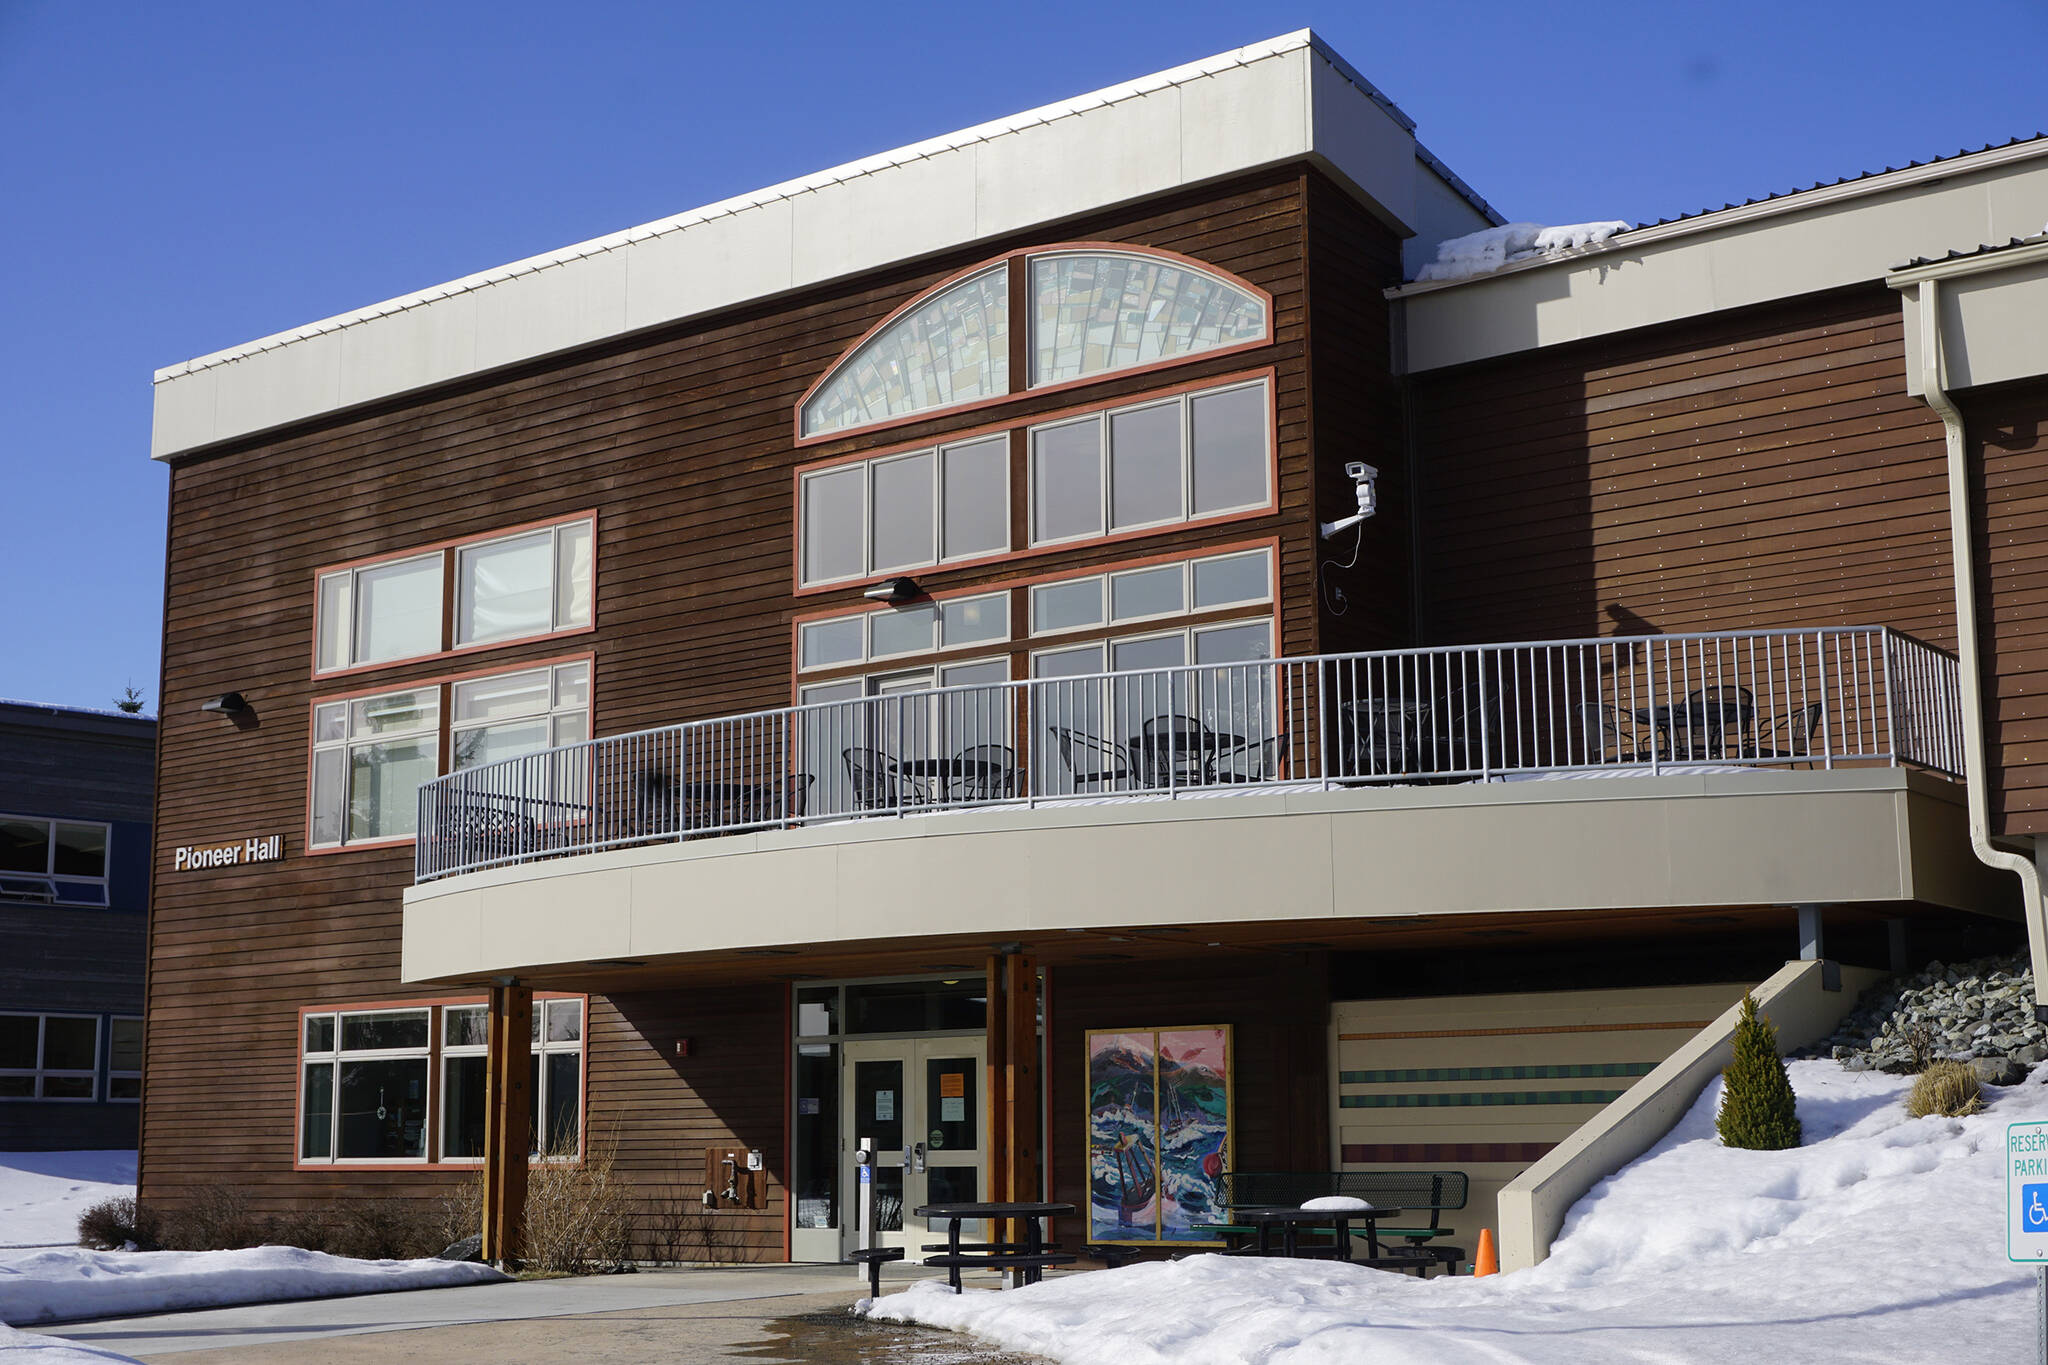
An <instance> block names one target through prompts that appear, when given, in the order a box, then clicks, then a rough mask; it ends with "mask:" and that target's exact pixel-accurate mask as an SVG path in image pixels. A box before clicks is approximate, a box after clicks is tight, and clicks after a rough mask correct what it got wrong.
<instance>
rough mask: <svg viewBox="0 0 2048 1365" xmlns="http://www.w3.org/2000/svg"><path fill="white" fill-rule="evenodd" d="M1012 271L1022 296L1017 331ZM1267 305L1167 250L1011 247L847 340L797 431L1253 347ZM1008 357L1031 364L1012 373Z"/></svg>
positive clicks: (1254, 291)
mask: <svg viewBox="0 0 2048 1365" xmlns="http://www.w3.org/2000/svg"><path fill="white" fill-rule="evenodd" d="M1013 271H1015V272H1018V274H1017V276H1016V277H1015V278H1019V279H1020V282H1021V283H1022V284H1023V285H1024V286H1025V287H1026V288H1027V289H1028V296H1029V298H1030V305H1029V307H1028V309H1027V313H1028V316H1027V317H1025V318H1023V319H1020V320H1019V321H1018V324H1017V325H1018V331H1019V333H1021V334H1020V335H1014V336H1013V335H1012V332H1011V326H1010V324H1011V318H1010V282H1011V280H1012V278H1013V276H1012V274H1011V272H1013ZM1270 312H1271V302H1270V300H1269V298H1268V297H1267V296H1266V294H1265V293H1263V292H1262V291H1260V290H1259V289H1258V288H1257V287H1256V286H1253V285H1249V284H1245V283H1243V282H1241V281H1238V280H1236V279H1233V278H1230V277H1226V276H1224V275H1222V274H1220V273H1218V272H1216V271H1213V270H1207V269H1204V268H1203V267H1201V266H1199V265H1197V264H1195V263H1194V262H1193V261H1189V260H1187V259H1185V258H1183V257H1180V256H1174V255H1170V254H1167V253H1164V252H1157V251H1147V250H1145V249H1143V248H1140V247H1128V248H1126V247H1119V246H1115V245H1098V244H1095V243H1075V244H1072V245H1056V246H1048V247H1046V248H1045V249H1043V250H1041V251H1036V252H1018V253H1015V254H1012V255H1010V256H1007V257H1005V258H1003V259H1002V260H1000V261H992V262H990V263H988V264H987V265H985V266H979V267H975V268H973V270H972V272H971V273H969V274H967V275H965V276H963V277H961V278H959V279H956V280H953V281H952V282H951V283H948V284H942V285H940V286H938V287H937V288H935V289H934V290H933V291H932V292H931V293H929V294H925V295H921V296H919V297H917V298H915V299H912V300H911V301H910V302H909V303H907V304H905V305H904V306H903V308H902V309H901V310H900V311H898V312H897V313H895V314H893V315H891V316H890V317H889V318H887V319H885V320H884V321H883V322H882V324H881V325H880V326H879V327H878V328H876V330H875V331H874V332H873V333H872V334H871V335H869V336H868V337H866V338H864V339H862V340H861V341H859V342H857V343H856V344H855V345H854V347H853V349H852V350H850V351H848V352H847V353H846V354H845V355H844V356H842V357H841V358H840V359H839V361H838V362H837V363H836V364H834V365H833V366H832V368H831V369H829V370H827V371H826V372H825V375H824V377H823V378H822V379H820V380H819V381H818V383H817V384H816V385H814V386H813V387H812V389H811V391H810V392H809V393H807V394H805V395H804V398H803V400H802V402H801V403H800V405H799V407H798V428H797V430H798V438H799V439H800V440H804V441H811V440H821V439H826V438H829V437H833V436H838V435H840V434H842V433H845V432H849V431H853V430H856V429H858V428H861V427H868V426H874V425H877V424H881V423H887V422H899V421H903V420H905V419H908V418H913V417H918V416H921V415H923V414H925V413H929V412H936V411H939V410H941V409H944V408H951V407H958V406H960V405H962V404H966V403H972V402H977V401H981V400H987V399H992V398H1002V397H1005V396H1007V395H1009V394H1010V393H1012V392H1015V391H1022V390H1025V389H1038V388H1045V387H1047V386H1049V385H1055V384H1073V383H1080V382H1084V381H1087V380H1090V379H1095V378H1098V377H1100V376H1103V375H1109V374H1115V373H1117V372H1118V371H1121V370H1128V369H1133V368H1136V367H1138V366H1141V365H1159V364H1165V363H1169V362H1172V361H1176V360H1189V359H1193V358H1194V357H1196V356H1199V355H1202V354H1204V353H1205V352H1210V351H1218V350H1224V349H1228V348H1233V347H1239V346H1248V345H1256V344H1257V343H1259V342H1263V341H1266V340H1268V339H1270V335H1271V333H1270V330H1269V329H1270V327H1271V318H1270V316H1269V314H1270ZM1013 362H1014V364H1015V367H1016V368H1018V369H1024V368H1027V367H1028V369H1029V371H1030V373H1029V374H1026V375H1021V376H1015V377H1013V376H1012V374H1011V369H1012V367H1013Z"/></svg>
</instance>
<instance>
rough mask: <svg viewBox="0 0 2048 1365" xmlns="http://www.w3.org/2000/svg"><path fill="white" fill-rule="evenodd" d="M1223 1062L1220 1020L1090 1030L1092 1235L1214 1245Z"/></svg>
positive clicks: (1226, 1148)
mask: <svg viewBox="0 0 2048 1365" xmlns="http://www.w3.org/2000/svg"><path fill="white" fill-rule="evenodd" d="M1230 1067H1231V1055H1230V1026H1229V1025H1227V1024H1218V1025H1212V1026H1209V1027H1205V1028H1170V1029H1095V1030H1091V1031H1090V1032H1089V1034H1088V1204H1089V1209H1088V1240H1089V1241H1091V1242H1127V1243H1129V1242H1136V1243H1158V1242H1176V1243H1182V1244H1186V1243H1191V1242H1192V1243H1203V1244H1206V1245H1210V1246H1215V1245H1218V1243H1217V1240H1216V1238H1215V1237H1214V1236H1213V1235H1212V1234H1210V1233H1207V1232H1204V1231H1201V1230H1199V1229H1198V1228H1197V1227H1196V1224H1199V1223H1213V1222H1216V1221H1217V1215H1218V1214H1219V1213H1220V1212H1221V1210H1220V1209H1218V1207H1217V1199H1218V1193H1219V1190H1220V1188H1221V1185H1222V1179H1221V1177H1222V1175H1223V1172H1224V1171H1226V1170H1228V1169H1229V1168H1230V1141H1231V1119H1232V1112H1231V1093H1230Z"/></svg>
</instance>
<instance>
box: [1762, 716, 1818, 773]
mask: <svg viewBox="0 0 2048 1365" xmlns="http://www.w3.org/2000/svg"><path fill="white" fill-rule="evenodd" d="M1826 725H1827V703H1826V702H1821V701H1816V702H1809V703H1808V704H1807V705H1805V706H1803V707H1801V708H1800V709H1799V710H1797V711H1794V712H1792V713H1791V714H1790V715H1785V716H1780V717H1779V718H1778V719H1776V720H1774V721H1772V722H1771V728H1770V730H1769V732H1768V733H1767V734H1765V735H1763V736H1760V737H1759V738H1758V740H1757V747H1756V756H1757V757H1758V758H1803V759H1809V760H1810V759H1811V758H1812V757H1813V741H1814V740H1815V739H1816V738H1817V737H1818V736H1819V735H1820V733H1821V731H1822V730H1823V729H1824V728H1825V727H1826ZM1766 741H1768V747H1766Z"/></svg>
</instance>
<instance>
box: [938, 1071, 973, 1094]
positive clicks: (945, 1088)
mask: <svg viewBox="0 0 2048 1365" xmlns="http://www.w3.org/2000/svg"><path fill="white" fill-rule="evenodd" d="M966 1095H967V1073H966V1072H964V1071H948V1072H946V1073H945V1074H944V1075H942V1076H940V1077H939V1098H940V1099H942V1100H957V1099H964V1098H966Z"/></svg>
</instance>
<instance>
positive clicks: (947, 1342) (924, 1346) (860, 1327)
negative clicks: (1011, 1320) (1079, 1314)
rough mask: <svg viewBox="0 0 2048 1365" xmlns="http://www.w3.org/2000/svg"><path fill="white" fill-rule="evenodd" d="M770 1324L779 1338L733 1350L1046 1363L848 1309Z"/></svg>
mask: <svg viewBox="0 0 2048 1365" xmlns="http://www.w3.org/2000/svg"><path fill="white" fill-rule="evenodd" d="M766 1326H767V1328H768V1330H769V1331H771V1332H774V1333H776V1334H778V1337H779V1339H778V1340H776V1341H772V1342H764V1343H762V1344H761V1345H759V1346H753V1347H748V1348H746V1349H744V1350H740V1351H735V1352H734V1353H733V1354H734V1356H735V1358H737V1359H743V1360H746V1359H751V1360H757V1361H762V1362H767V1361H802V1362H803V1363H804V1365H1046V1362H1045V1358H1044V1357H1043V1356H1024V1355H1016V1354H1014V1353H1011V1352H1007V1351H998V1350H995V1349H993V1348H991V1347H987V1346H982V1345H979V1344H978V1343H976V1342H975V1340H974V1339H973V1338H972V1337H967V1336H962V1335H961V1334H960V1333H958V1332H947V1331H942V1330H941V1329H939V1328H936V1327H920V1326H917V1325H915V1324H911V1323H901V1322H876V1321H873V1320H871V1319H869V1318H857V1317H855V1316H853V1314H851V1313H849V1312H847V1311H846V1310H845V1309H840V1310H838V1311H836V1312H824V1313H801V1314H797V1315H796V1316H793V1317H787V1318H777V1319H776V1320H775V1321H773V1322H770V1323H768V1324H766Z"/></svg>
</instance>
